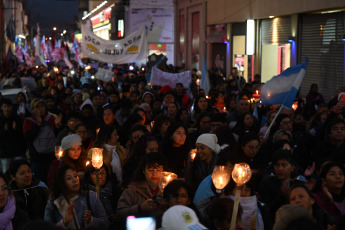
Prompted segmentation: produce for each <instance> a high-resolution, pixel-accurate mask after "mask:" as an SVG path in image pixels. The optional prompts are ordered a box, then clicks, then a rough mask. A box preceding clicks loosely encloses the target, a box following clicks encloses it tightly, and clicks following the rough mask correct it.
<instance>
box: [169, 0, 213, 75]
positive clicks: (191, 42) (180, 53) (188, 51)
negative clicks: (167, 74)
mask: <svg viewBox="0 0 345 230" xmlns="http://www.w3.org/2000/svg"><path fill="white" fill-rule="evenodd" d="M205 3H206V0H205V1H203V0H189V1H185V0H177V1H176V7H175V9H176V11H175V12H176V13H175V15H176V17H175V18H176V22H175V25H176V29H175V31H176V33H175V34H176V37H175V41H176V42H175V44H176V49H175V50H176V52H175V58H176V61H175V63H176V65H179V66H184V67H185V68H186V69H191V68H197V69H201V67H202V57H203V55H204V50H205V47H204V41H205V29H206V26H205V25H206V21H205V19H206V15H205V8H204V6H205ZM193 14H194V15H195V14H199V27H198V31H197V32H198V35H199V36H198V39H197V40H196V39H195V38H194V39H193V32H195V28H193ZM180 16H183V22H180V20H179V19H180V18H181V17H180ZM181 24H183V27H184V30H183V31H180V29H179V26H180V25H181ZM181 32H183V39H184V44H183V47H181V49H180V38H181V36H180V35H181ZM196 45H197V47H198V50H199V52H198V54H195V49H196ZM181 60H183V62H181ZM195 61H197V65H196V64H195Z"/></svg>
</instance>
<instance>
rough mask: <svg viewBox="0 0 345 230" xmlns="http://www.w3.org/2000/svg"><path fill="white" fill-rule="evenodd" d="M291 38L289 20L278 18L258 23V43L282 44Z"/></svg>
mask: <svg viewBox="0 0 345 230" xmlns="http://www.w3.org/2000/svg"><path fill="white" fill-rule="evenodd" d="M290 36H291V18H290V16H287V17H278V18H273V19H263V20H261V21H260V41H261V45H265V44H274V43H276V44H284V43H287V42H288V39H289V37H290Z"/></svg>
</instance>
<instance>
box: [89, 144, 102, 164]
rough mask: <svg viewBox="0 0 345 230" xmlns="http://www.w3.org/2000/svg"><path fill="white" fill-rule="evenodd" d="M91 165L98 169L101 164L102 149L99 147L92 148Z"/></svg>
mask: <svg viewBox="0 0 345 230" xmlns="http://www.w3.org/2000/svg"><path fill="white" fill-rule="evenodd" d="M91 151H92V158H91V162H92V166H93V167H94V168H95V169H100V168H101V167H102V165H103V149H101V148H92V149H91Z"/></svg>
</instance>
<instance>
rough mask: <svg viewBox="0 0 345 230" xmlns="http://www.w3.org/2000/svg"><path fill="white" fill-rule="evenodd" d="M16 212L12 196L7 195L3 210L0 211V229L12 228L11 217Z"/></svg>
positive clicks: (10, 229) (7, 229)
mask: <svg viewBox="0 0 345 230" xmlns="http://www.w3.org/2000/svg"><path fill="white" fill-rule="evenodd" d="M15 212H16V205H15V204H14V198H13V197H12V196H11V195H9V196H8V198H7V203H6V204H5V207H4V210H3V211H2V213H0V230H13V226H12V219H13V218H14V213H15Z"/></svg>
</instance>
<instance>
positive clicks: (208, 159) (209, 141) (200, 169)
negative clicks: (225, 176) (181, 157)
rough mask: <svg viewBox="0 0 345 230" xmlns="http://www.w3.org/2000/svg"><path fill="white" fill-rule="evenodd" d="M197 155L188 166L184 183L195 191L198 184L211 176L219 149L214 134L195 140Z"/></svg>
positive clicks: (204, 135)
mask: <svg viewBox="0 0 345 230" xmlns="http://www.w3.org/2000/svg"><path fill="white" fill-rule="evenodd" d="M195 146H196V148H197V153H196V157H195V159H194V161H193V162H192V163H191V164H189V166H188V168H187V173H186V181H187V182H188V183H189V184H190V185H191V186H192V189H193V190H194V191H195V190H196V189H197V188H198V186H199V184H200V182H201V181H202V180H203V179H205V178H206V177H207V176H208V175H210V174H212V171H213V168H214V165H215V163H216V156H217V154H218V153H219V152H220V150H221V148H220V146H219V145H218V139H217V136H216V135H214V134H208V133H206V134H202V135H200V136H199V137H198V139H197V140H196V143H195Z"/></svg>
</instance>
